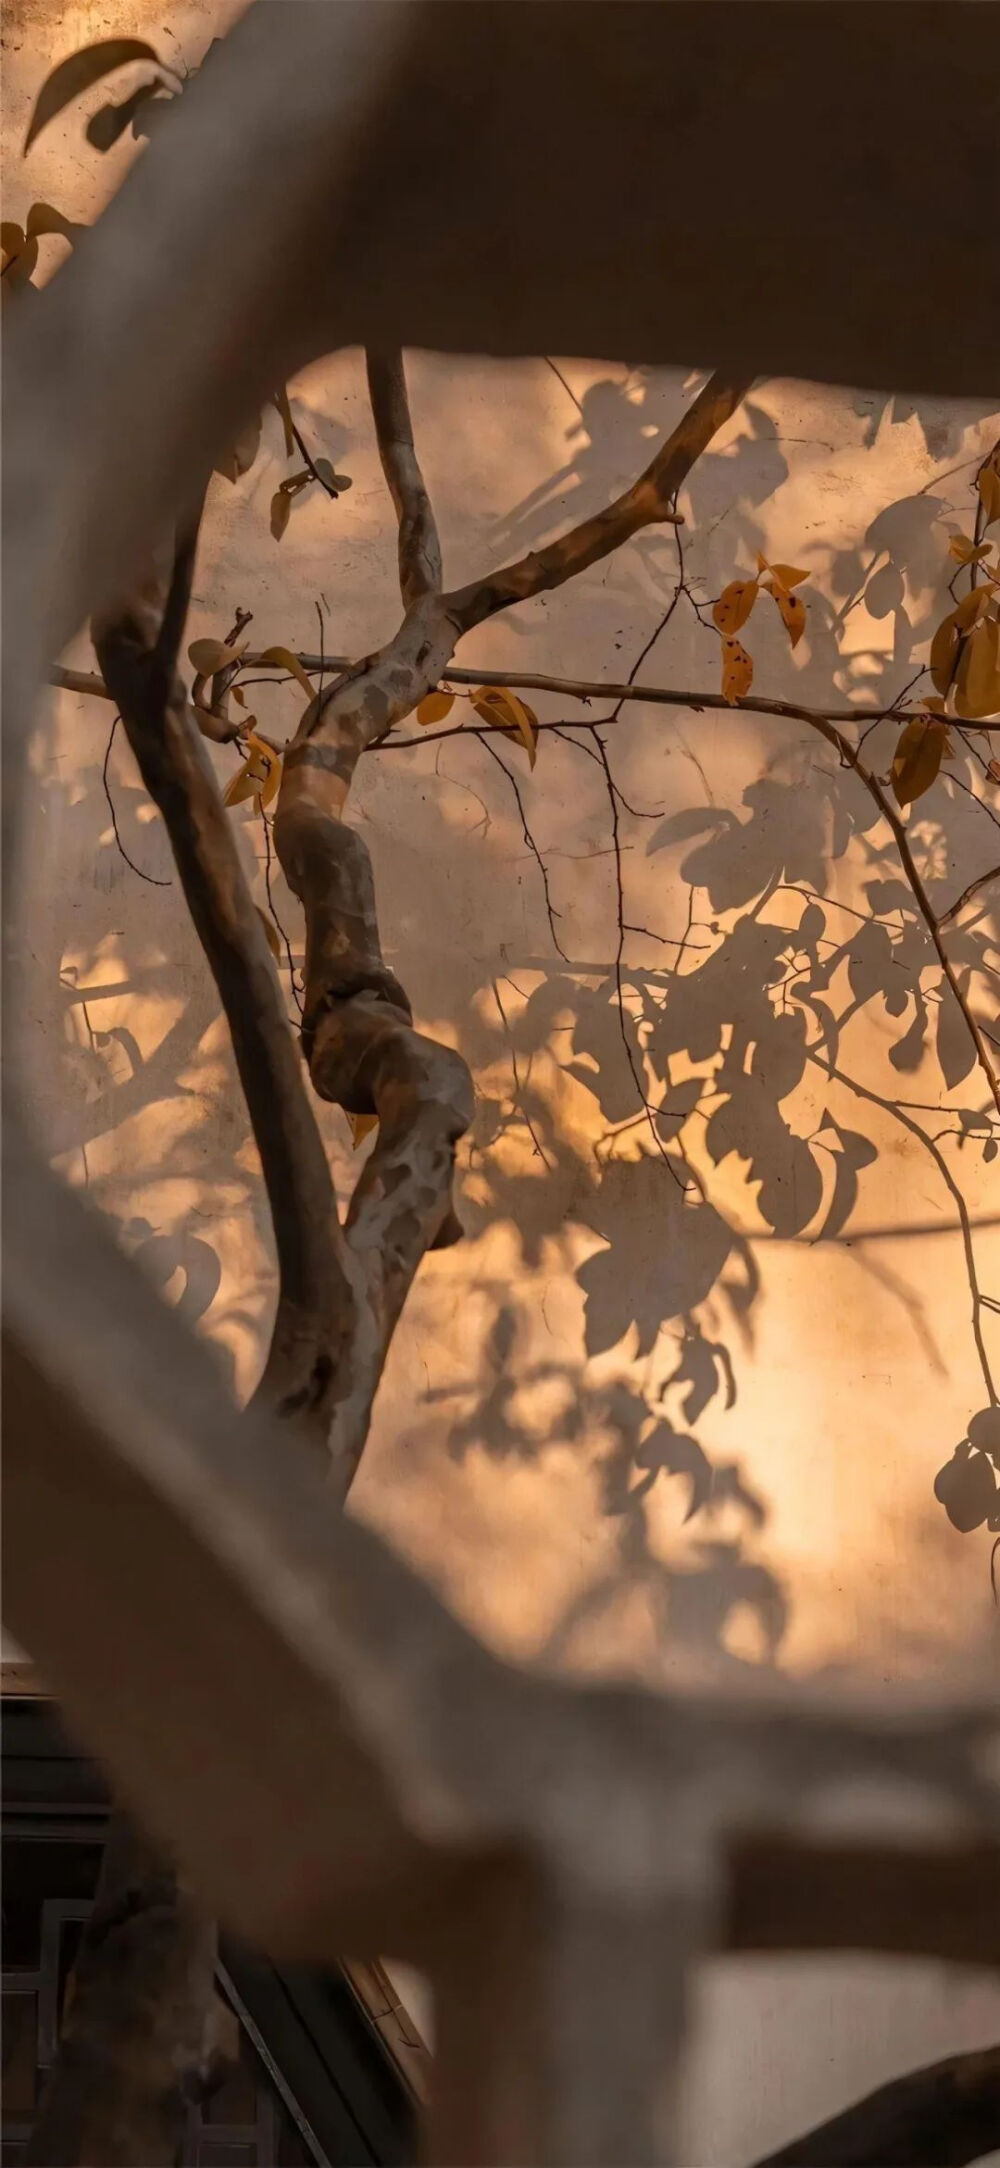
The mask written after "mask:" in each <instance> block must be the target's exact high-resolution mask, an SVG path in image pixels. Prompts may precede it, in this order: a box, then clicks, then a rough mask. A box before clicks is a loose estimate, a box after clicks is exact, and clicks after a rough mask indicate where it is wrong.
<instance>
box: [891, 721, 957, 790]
mask: <svg viewBox="0 0 1000 2168" xmlns="http://www.w3.org/2000/svg"><path fill="white" fill-rule="evenodd" d="M948 750H949V747H948V727H947V724H946V723H944V722H942V720H941V718H940V717H939V716H935V715H915V716H914V717H913V720H912V722H909V723H907V724H906V726H905V728H904V729H903V730H902V731H901V732H900V736H899V738H898V740H897V744H896V751H895V754H894V756H893V762H892V767H891V769H890V780H891V783H892V788H893V795H894V797H895V799H896V803H897V805H912V803H913V800H914V799H915V798H922V797H923V794H924V792H925V790H929V789H930V787H931V784H932V783H933V781H934V778H935V776H936V775H937V772H938V769H939V768H940V766H941V762H942V760H943V759H944V756H945V753H946V752H947V751H948Z"/></svg>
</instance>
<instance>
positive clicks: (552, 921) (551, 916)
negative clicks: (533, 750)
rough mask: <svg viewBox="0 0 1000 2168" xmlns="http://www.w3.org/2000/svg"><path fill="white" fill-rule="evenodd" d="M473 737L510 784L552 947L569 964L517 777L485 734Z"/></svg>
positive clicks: (559, 913)
mask: <svg viewBox="0 0 1000 2168" xmlns="http://www.w3.org/2000/svg"><path fill="white" fill-rule="evenodd" d="M473 736H475V737H481V738H482V743H483V751H484V753H488V754H489V756H490V759H491V760H495V761H496V764H497V767H498V768H499V769H501V770H502V772H503V774H504V775H505V776H506V778H507V781H508V783H509V784H510V787H511V790H512V791H513V793H514V803H515V805H516V806H517V813H518V819H519V820H520V823H521V834H522V835H523V837H524V840H525V842H526V844H527V846H528V849H529V851H530V852H531V855H532V858H533V859H534V861H535V864H536V866H537V867H538V871H539V873H540V874H541V877H542V889H543V892H544V896H545V915H546V917H547V919H548V922H549V932H550V934H551V935H552V945H553V948H554V949H555V950H556V952H557V954H558V955H560V956H561V957H562V960H563V962H564V964H568V963H570V962H571V961H572V959H571V958H570V957H569V956H567V954H566V951H565V949H564V948H563V945H562V942H561V941H560V939H559V935H558V934H557V932H556V919H557V918H561V917H562V912H561V911H557V910H556V907H555V904H554V903H553V901H552V896H551V892H550V889H549V873H548V867H547V866H546V863H545V860H544V858H543V857H542V854H541V851H540V850H539V848H538V845H537V843H536V842H535V838H534V836H533V835H532V833H531V829H530V828H529V826H528V816H527V814H526V813H525V810H524V800H523V798H522V796H521V789H520V785H519V783H518V780H517V777H516V776H515V775H513V774H512V773H511V770H510V769H509V768H508V766H507V763H506V761H505V760H501V758H500V755H499V753H498V752H497V751H496V749H495V747H494V746H492V745H490V744H489V742H488V740H487V738H486V735H485V733H484V732H482V731H478V730H477V731H474V732H473Z"/></svg>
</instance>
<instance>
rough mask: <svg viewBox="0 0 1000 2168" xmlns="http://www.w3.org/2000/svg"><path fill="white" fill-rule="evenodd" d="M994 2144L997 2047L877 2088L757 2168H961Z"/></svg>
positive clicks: (999, 2109)
mask: <svg viewBox="0 0 1000 2168" xmlns="http://www.w3.org/2000/svg"><path fill="white" fill-rule="evenodd" d="M997 2146H1000V2047H993V2048H982V2049H980V2050H979V2051H978V2053H974V2054H972V2055H950V2056H948V2057H947V2059H946V2060H945V2061H944V2062H940V2063H932V2064H931V2065H930V2066H929V2067H928V2068H927V2069H924V2070H911V2071H909V2072H908V2074H907V2076H906V2077H905V2078H895V2079H894V2080H893V2081H892V2083H891V2084H890V2085H881V2086H879V2088H878V2090H877V2092H874V2093H868V2094H866V2095H865V2098H864V2099H863V2100H857V2101H855V2102H854V2103H853V2105H852V2106H851V2107H850V2108H845V2109H844V2110H843V2113H842V2114H840V2115H835V2116H833V2117H832V2118H831V2120H830V2121H829V2122H828V2123H821V2124H820V2125H819V2127H818V2129H816V2130H810V2131H807V2132H806V2133H805V2135H804V2136H803V2137H801V2138H796V2139H794V2140H793V2142H792V2144H791V2145H786V2146H782V2148H781V2150H780V2152H778V2153H769V2154H768V2155H767V2158H766V2159H765V2160H760V2161H758V2162H757V2163H756V2168H964V2164H965V2163H966V2162H968V2161H974V2160H978V2159H979V2158H980V2156H981V2155H982V2154H984V2153H992V2152H993V2151H994V2150H995V2148H996V2147H997Z"/></svg>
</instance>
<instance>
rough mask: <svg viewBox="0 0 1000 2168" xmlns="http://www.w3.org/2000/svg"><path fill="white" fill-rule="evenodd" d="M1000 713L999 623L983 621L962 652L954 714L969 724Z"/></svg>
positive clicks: (974, 629) (973, 632)
mask: <svg viewBox="0 0 1000 2168" xmlns="http://www.w3.org/2000/svg"><path fill="white" fill-rule="evenodd" d="M998 709H1000V623H998V621H997V619H996V618H995V617H980V619H979V622H978V624H976V625H973V627H972V630H971V632H970V633H969V636H968V638H967V640H966V643H965V646H964V648H963V649H962V659H961V662H960V663H959V666H958V675H957V677H956V680H955V711H956V714H958V715H961V716H962V717H963V719H964V720H965V721H966V722H979V721H981V720H982V718H983V717H984V716H987V715H995V714H996V713H997V710H998Z"/></svg>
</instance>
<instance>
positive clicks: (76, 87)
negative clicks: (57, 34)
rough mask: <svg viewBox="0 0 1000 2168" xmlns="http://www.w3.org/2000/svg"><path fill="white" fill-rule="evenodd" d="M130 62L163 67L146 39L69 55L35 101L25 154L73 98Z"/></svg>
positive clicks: (107, 41) (116, 41)
mask: <svg viewBox="0 0 1000 2168" xmlns="http://www.w3.org/2000/svg"><path fill="white" fill-rule="evenodd" d="M131 60H151V61H152V62H153V63H154V65H155V66H156V67H159V66H160V58H159V54H158V53H155V52H154V50H153V47H152V46H151V45H147V44H146V41H145V39H144V38H104V39H102V40H101V42H100V43H99V44H97V45H84V46H82V47H81V49H80V51H79V52H78V53H70V54H69V56H68V58H67V59H66V60H61V61H60V62H59V65H58V67H57V68H53V70H52V73H51V75H47V76H46V78H45V81H44V83H43V84H42V87H41V90H40V91H39V93H38V96H37V98H36V100H35V110H34V112H33V113H32V116H31V119H30V121H29V123H28V133H27V135H26V136H25V139H24V148H25V150H26V151H29V150H30V149H31V146H32V144H33V142H34V140H35V137H36V136H37V135H40V134H41V131H42V129H43V128H46V127H47V126H48V124H49V121H50V120H54V119H55V117H56V114H57V113H61V112H62V109H63V107H64V105H68V104H69V102H70V99H71V98H79V97H80V96H81V95H82V93H83V92H84V91H85V90H89V89H90V86H91V84H92V83H99V82H100V80H101V77H102V75H110V74H111V73H112V71H113V70H114V69H115V68H124V67H126V66H127V65H128V62H129V61H131Z"/></svg>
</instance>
